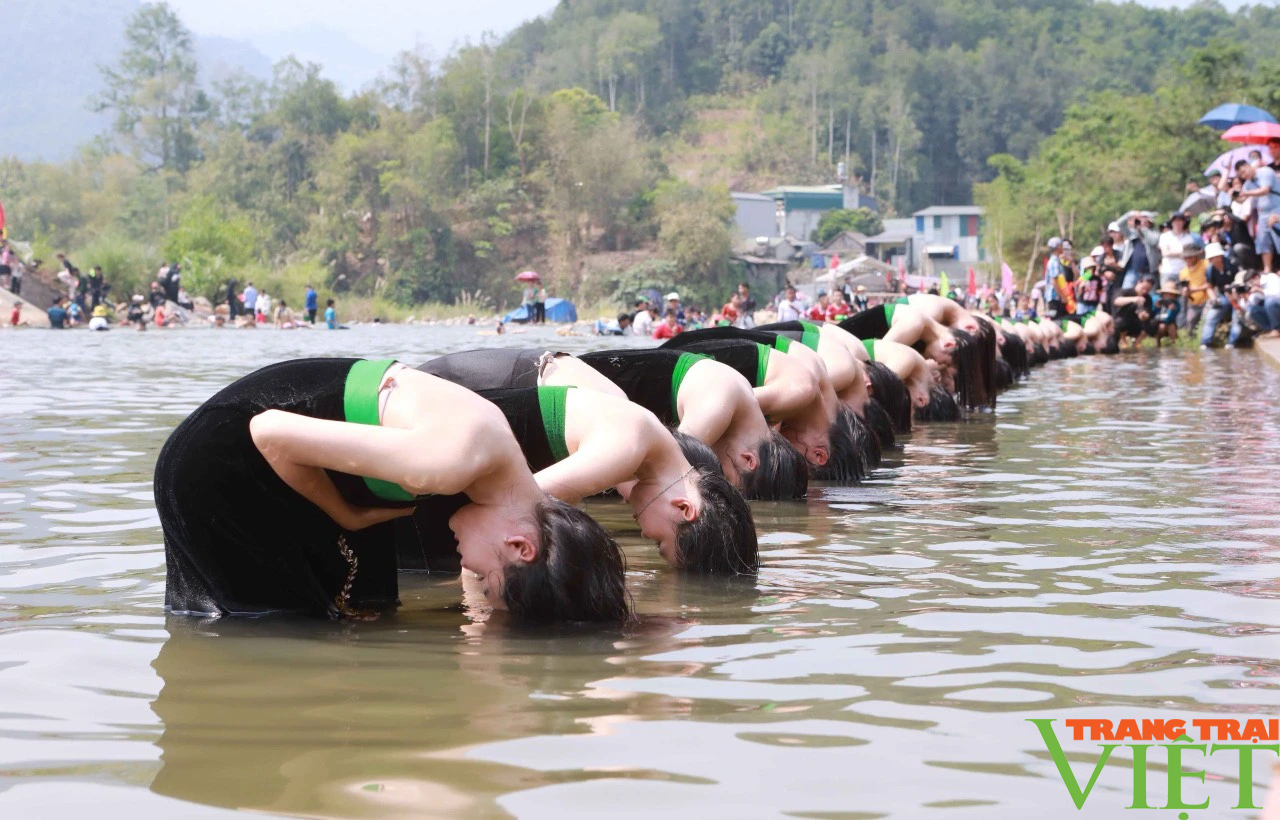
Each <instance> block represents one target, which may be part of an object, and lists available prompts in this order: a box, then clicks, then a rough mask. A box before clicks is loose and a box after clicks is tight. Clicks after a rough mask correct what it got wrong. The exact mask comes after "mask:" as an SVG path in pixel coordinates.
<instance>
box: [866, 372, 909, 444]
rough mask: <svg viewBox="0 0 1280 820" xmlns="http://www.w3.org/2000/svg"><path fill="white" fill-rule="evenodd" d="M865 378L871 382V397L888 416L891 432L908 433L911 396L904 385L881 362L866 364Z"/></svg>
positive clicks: (896, 375)
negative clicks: (891, 426)
mask: <svg viewBox="0 0 1280 820" xmlns="http://www.w3.org/2000/svg"><path fill="white" fill-rule="evenodd" d="M867 378H868V379H870V381H871V397H872V398H873V399H875V400H876V401H877V402H879V403H880V407H881V409H883V410H884V411H885V413H887V414H888V416H889V420H890V421H891V422H893V431H894V432H895V433H910V432H911V394H910V393H909V392H907V385H906V383H905V382H903V381H902V379H900V378H898V374H897V373H894V372H893V371H892V370H890V369H889V368H888V366H887V365H885V364H883V363H882V362H868V363H867ZM881 443H882V444H883V442H881Z"/></svg>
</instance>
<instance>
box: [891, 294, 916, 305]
mask: <svg viewBox="0 0 1280 820" xmlns="http://www.w3.org/2000/svg"><path fill="white" fill-rule="evenodd" d="M889 304H891V305H909V304H911V300H910V299H908V298H907V297H905V296H899V297H898V298H897V299H894V300H893V301H892V302H890V303H889Z"/></svg>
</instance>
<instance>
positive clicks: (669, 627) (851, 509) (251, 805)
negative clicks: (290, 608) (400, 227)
mask: <svg viewBox="0 0 1280 820" xmlns="http://www.w3.org/2000/svg"><path fill="white" fill-rule="evenodd" d="M0 343H2V344H3V345H4V348H5V350H6V352H7V354H8V355H7V356H6V358H7V359H8V361H7V364H6V366H5V367H4V368H0V817H15V818H23V817H64V816H65V817H71V816H75V817H83V816H86V814H88V815H90V816H98V817H129V818H134V817H205V816H220V815H225V814H230V813H231V812H235V811H250V812H255V813H267V814H280V815H294V816H307V817H358V818H364V817H407V816H413V817H460V818H475V817H502V816H519V817H534V818H538V817H548V818H551V817H554V818H564V817H601V816H606V815H607V816H641V817H647V816H654V815H659V814H661V815H663V816H666V817H696V818H707V817H727V818H728V817H731V818H745V817H777V816H791V817H845V818H850V817H903V818H918V817H930V818H932V817H938V818H969V817H974V818H987V817H1031V816H1035V817H1077V816H1099V817H1101V816H1116V815H1118V814H1120V813H1121V812H1122V810H1123V807H1124V806H1127V805H1129V803H1130V802H1131V791H1132V783H1131V781H1132V764H1131V763H1130V762H1129V761H1130V760H1131V759H1132V758H1131V755H1129V754H1128V752H1127V751H1126V750H1124V749H1121V750H1118V751H1117V752H1116V755H1115V758H1114V760H1113V762H1112V763H1110V764H1109V765H1108V766H1107V767H1106V768H1105V769H1104V771H1103V773H1102V774H1101V775H1100V777H1099V780H1098V783H1097V785H1096V786H1095V788H1094V791H1093V792H1092V793H1091V794H1090V796H1089V798H1088V803H1087V804H1086V808H1085V811H1084V812H1077V811H1076V809H1075V807H1074V805H1073V804H1072V803H1071V800H1070V798H1069V797H1068V794H1067V791H1066V788H1065V787H1064V785H1063V782H1062V779H1061V778H1060V777H1059V775H1058V773H1057V770H1056V769H1055V767H1054V764H1053V762H1052V761H1051V759H1050V758H1049V755H1048V754H1047V753H1046V751H1045V745H1044V743H1043V742H1042V741H1041V739H1040V736H1039V735H1038V733H1037V731H1036V730H1035V728H1034V727H1033V725H1032V724H1030V723H1028V722H1027V719H1028V718H1054V719H1058V721H1059V724H1058V725H1061V720H1062V719H1065V718H1070V717H1090V718H1093V717H1107V718H1113V719H1115V718H1123V717H1135V718H1144V717H1145V718H1153V717H1181V718H1185V719H1187V720H1188V721H1189V720H1190V719H1191V718H1193V717H1206V716H1209V717H1240V718H1246V717H1276V716H1280V691H1278V689H1277V683H1278V681H1280V679H1278V678H1277V674H1278V673H1280V638H1278V637H1277V630H1278V629H1280V603H1278V601H1277V594H1278V590H1280V581H1278V578H1280V560H1278V553H1280V490H1278V489H1277V476H1278V472H1280V412H1277V409H1276V408H1277V406H1280V372H1277V371H1275V370H1271V369H1268V368H1266V367H1265V366H1264V365H1263V364H1262V363H1261V362H1260V361H1259V360H1258V358H1257V357H1255V356H1253V355H1251V354H1249V353H1247V352H1243V351H1234V352H1232V351H1220V352H1213V353H1204V354H1200V353H1184V352H1177V353H1171V352H1165V353H1163V354H1160V355H1157V354H1154V353H1143V354H1135V355H1126V356H1121V357H1115V358H1110V359H1103V358H1092V359H1079V360H1075V361H1070V362H1055V363H1051V364H1050V365H1049V366H1048V367H1046V368H1043V369H1040V370H1037V371H1036V372H1035V373H1034V374H1033V377H1032V379H1031V380H1030V381H1029V382H1027V383H1026V384H1023V385H1021V386H1019V387H1017V388H1016V389H1014V390H1013V391H1011V392H1009V393H1007V394H1005V395H1004V396H1003V397H1002V398H1001V402H1000V407H999V410H998V412H996V413H995V414H986V415H983V416H980V417H978V418H976V419H974V420H971V421H969V422H967V423H964V424H957V425H935V426H932V427H929V428H926V429H923V430H920V431H918V432H916V433H915V434H914V435H913V436H912V437H910V439H909V440H908V441H907V442H906V446H905V447H904V448H903V449H901V450H899V451H896V452H893V453H891V454H890V459H889V460H888V461H887V462H886V464H885V465H884V467H883V468H882V469H881V470H879V471H877V472H876V473H875V475H874V476H873V477H872V479H871V480H870V481H868V482H867V483H866V484H864V485H862V486H859V487H849V488H823V489H820V490H818V491H815V492H814V493H813V494H812V497H811V499H810V500H809V501H808V502H807V503H805V504H761V505H757V507H756V516H757V523H758V526H759V528H760V531H761V539H762V548H763V559H764V570H763V571H762V572H761V573H760V576H759V578H758V579H755V580H754V581H750V582H744V581H739V582H724V581H721V582H706V581H696V580H691V579H684V578H680V577H678V576H677V575H675V574H674V573H672V572H671V571H670V570H668V569H667V568H665V567H664V566H663V565H662V563H661V561H660V559H659V557H658V555H657V553H656V550H655V549H654V548H653V547H652V545H649V544H645V543H643V542H642V541H641V540H640V538H639V537H638V533H637V532H636V531H635V529H634V525H633V524H632V522H631V519H630V516H629V515H628V514H627V513H626V510H625V508H622V507H621V506H618V505H614V504H610V503H603V502H602V503H597V504H594V505H593V506H592V511H593V512H594V513H595V514H597V515H598V516H599V517H600V518H601V519H602V520H603V521H605V522H606V523H607V524H610V525H612V526H613V527H615V528H616V530H617V531H618V532H619V533H620V535H621V540H622V541H623V543H624V546H625V547H626V550H627V555H628V563H629V583H630V588H631V590H632V592H633V594H634V596H635V600H636V604H637V608H638V610H639V611H640V612H641V613H642V615H643V621H642V623H641V625H640V626H639V627H637V628H635V629H633V630H630V631H628V632H626V633H622V632H618V631H600V630H590V631H582V630H573V629H564V630H557V631H552V632H549V633H548V632H537V633H533V632H528V631H523V630H520V629H518V628H515V627H514V626H512V625H511V624H510V623H507V622H506V621H504V620H503V619H501V618H494V619H491V620H488V621H485V620H484V619H483V618H477V617H473V614H474V611H473V610H471V609H468V608H467V607H466V606H465V605H463V604H462V603H461V602H462V601H463V594H461V593H460V592H459V582H458V580H457V579H427V578H422V577H413V578H407V579H406V580H405V582H404V584H403V586H402V599H403V607H402V608H401V610H400V611H399V613H398V614H396V615H395V616H394V617H391V618H387V619H385V620H383V621H381V622H378V623H373V624H358V625H352V624H333V623H320V622H309V621H301V620H286V619H270V620H265V621H233V620H222V621H217V620H210V621H201V620H196V619H191V618H180V617H166V615H165V614H164V611H163V594H164V554H163V549H162V546H161V534H160V530H159V526H158V522H157V519H156V515H155V509H154V507H153V504H152V500H151V470H152V467H153V464H154V460H155V456H156V454H157V452H158V451H159V449H160V446H161V445H162V443H163V442H164V440H165V437H166V436H167V435H168V432H169V431H170V430H171V429H172V428H173V427H174V426H175V425H176V424H177V423H178V422H179V421H180V420H181V419H182V417H183V416H184V415H185V414H186V413H188V412H190V411H191V410H192V409H193V408H194V407H196V406H197V405H198V404H199V403H200V402H201V401H203V400H204V399H205V398H207V397H208V396H210V395H212V394H213V393H214V392H215V391H216V390H217V389H219V388H220V387H222V386H223V385H225V384H227V383H228V382H230V381H231V380H233V379H234V378H236V377H237V376H239V375H242V374H244V373H246V372H248V371H250V370H252V369H254V368H256V367H258V366H261V365H265V364H268V363H271V362H274V361H279V360H282V359H286V358H293V357H298V356H309V355H365V356H395V357H399V358H403V359H405V360H406V361H411V362H415V363H416V362H417V361H418V360H423V359H426V358H429V357H430V356H433V355H436V354H438V353H442V352H446V351H449V350H458V349H464V348H468V347H474V346H479V345H483V344H518V345H522V346H523V345H530V346H533V345H539V344H547V345H549V346H557V347H561V348H564V349H569V350H585V349H588V348H589V347H592V346H595V345H599V344H608V342H604V343H600V342H597V341H596V340H562V339H556V338H555V337H553V336H551V335H550V334H546V333H541V334H540V333H539V332H536V331H535V332H531V333H529V334H526V335H522V336H509V337H505V338H503V339H494V338H492V337H487V338H479V337H477V336H476V335H475V333H474V331H472V330H469V329H447V328H444V329H429V328H414V327H391V326H386V327H376V326H374V327H359V328H355V329H353V330H350V331H347V332H341V333H333V332H325V331H310V332H301V331H300V332H293V333H281V332H246V331H231V330H222V331H214V330H188V331H179V332H170V333H158V332H154V331H152V332H149V333H146V334H137V333H133V332H129V331H122V330H117V331H112V332H110V333H106V334H93V335H91V334H88V333H87V332H66V333H55V332H50V331H36V330H30V331H9V332H5V333H3V335H2V338H0ZM243 514H245V515H249V516H269V515H271V514H272V511H271V510H269V509H261V510H245V511H243ZM468 594H469V593H468ZM1066 745H1068V746H1069V750H1070V751H1073V752H1076V753H1077V754H1074V755H1073V756H1072V758H1071V759H1072V761H1073V765H1074V767H1075V770H1076V773H1077V776H1078V777H1079V778H1080V779H1081V782H1082V784H1083V783H1084V782H1085V781H1087V778H1088V775H1089V771H1090V768H1091V767H1092V765H1093V762H1094V761H1095V760H1096V758H1097V748H1096V745H1095V744H1066ZM1264 758H1265V756H1264V755H1262V754H1259V756H1258V758H1257V760H1258V765H1257V766H1256V767H1255V775H1254V779H1255V780H1256V781H1257V782H1258V783H1259V784H1262V783H1263V782H1264V781H1265V776H1266V766H1265V763H1264ZM1153 759H1154V758H1153ZM1160 760H1161V761H1163V758H1162V757H1161V758H1160ZM1188 760H1189V761H1192V762H1193V763H1195V764H1196V765H1191V766H1187V767H1186V768H1188V769H1193V770H1194V769H1200V768H1206V767H1205V766H1201V765H1200V764H1201V763H1202V759H1201V758H1200V757H1188ZM1207 768H1208V770H1209V776H1208V779H1207V781H1206V782H1205V783H1204V784H1201V783H1200V782H1199V781H1198V780H1195V779H1190V780H1187V781H1185V783H1186V788H1185V791H1186V793H1187V795H1188V796H1190V797H1192V798H1194V799H1195V800H1196V801H1199V800H1202V799H1204V798H1205V797H1209V798H1210V799H1211V803H1210V807H1209V808H1208V809H1203V810H1197V811H1192V812H1191V813H1190V816H1191V817H1193V818H1199V817H1210V816H1222V817H1244V816H1247V815H1248V812H1241V811H1235V810H1233V809H1232V808H1231V807H1232V806H1233V805H1235V802H1236V801H1235V794H1236V789H1237V784H1236V769H1237V767H1236V765H1235V762H1234V757H1232V758H1229V759H1228V758H1224V756H1222V755H1216V756H1214V757H1212V758H1211V759H1209V761H1208V764H1207ZM1164 793H1165V776H1164V772H1163V769H1160V770H1159V771H1158V772H1157V771H1154V770H1153V773H1152V776H1151V777H1150V802H1151V805H1157V806H1158V805H1163V804H1164V801H1163V797H1164ZM1257 794H1258V799H1259V800H1260V799H1261V796H1262V789H1261V787H1259V788H1258V790H1257ZM1159 814H1160V816H1170V817H1173V816H1176V812H1174V811H1165V812H1160V813H1159Z"/></svg>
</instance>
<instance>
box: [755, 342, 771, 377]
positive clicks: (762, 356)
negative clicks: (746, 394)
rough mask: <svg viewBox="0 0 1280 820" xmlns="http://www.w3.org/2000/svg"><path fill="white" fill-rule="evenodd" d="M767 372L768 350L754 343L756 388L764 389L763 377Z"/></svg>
mask: <svg viewBox="0 0 1280 820" xmlns="http://www.w3.org/2000/svg"><path fill="white" fill-rule="evenodd" d="M768 372H769V348H767V347H765V346H764V345H762V344H760V343H759V342H756V383H755V386H756V387H764V380H765V375H766V374H767V373H768Z"/></svg>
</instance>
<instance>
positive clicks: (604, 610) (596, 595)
mask: <svg viewBox="0 0 1280 820" xmlns="http://www.w3.org/2000/svg"><path fill="white" fill-rule="evenodd" d="M534 518H535V520H536V521H537V524H538V536H539V541H540V544H539V549H538V554H537V557H535V558H534V560H533V561H531V562H529V563H518V564H509V565H508V566H507V568H506V572H505V574H504V578H503V585H502V599H503V601H504V602H505V603H506V605H507V609H508V610H510V611H511V614H512V615H513V616H515V617H517V618H520V619H521V620H524V621H529V622H538V623H549V622H554V621H596V622H613V623H619V622H622V621H626V620H628V619H629V618H630V617H631V598H630V596H628V594H627V584H626V577H625V576H626V563H625V561H624V560H623V557H622V549H621V548H620V547H619V546H618V542H616V541H614V540H613V538H612V537H610V535H609V533H607V532H605V529H604V527H601V526H600V525H599V524H597V523H596V521H595V520H594V519H593V518H591V516H589V515H587V514H586V513H585V512H583V511H582V510H580V509H578V508H576V507H572V506H570V505H568V504H566V503H564V502H563V501H559V500H557V499H554V498H551V497H547V498H546V499H545V500H543V501H542V502H541V503H540V504H539V505H538V506H537V508H536V510H535V511H534Z"/></svg>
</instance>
